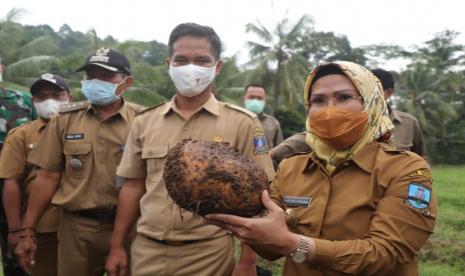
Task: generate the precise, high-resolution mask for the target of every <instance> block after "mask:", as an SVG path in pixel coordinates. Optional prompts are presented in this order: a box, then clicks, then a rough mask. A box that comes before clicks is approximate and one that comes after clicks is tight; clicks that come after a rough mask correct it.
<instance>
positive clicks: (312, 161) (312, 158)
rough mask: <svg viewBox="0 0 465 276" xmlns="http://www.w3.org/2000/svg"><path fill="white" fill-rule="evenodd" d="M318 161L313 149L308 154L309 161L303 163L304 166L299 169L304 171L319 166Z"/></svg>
mask: <svg viewBox="0 0 465 276" xmlns="http://www.w3.org/2000/svg"><path fill="white" fill-rule="evenodd" d="M317 163H318V160H317V157H316V156H315V153H314V152H313V151H312V152H310V153H308V154H307V161H306V162H303V163H302V164H304V166H303V167H302V168H300V169H299V171H301V172H302V173H304V172H305V171H307V170H311V169H312V168H314V167H317V166H318V164H317Z"/></svg>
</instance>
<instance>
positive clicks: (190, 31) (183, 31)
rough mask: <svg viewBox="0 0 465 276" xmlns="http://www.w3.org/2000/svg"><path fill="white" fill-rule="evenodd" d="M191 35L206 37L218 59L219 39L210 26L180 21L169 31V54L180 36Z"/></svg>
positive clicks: (219, 50) (219, 51)
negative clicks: (180, 22)
mask: <svg viewBox="0 0 465 276" xmlns="http://www.w3.org/2000/svg"><path fill="white" fill-rule="evenodd" d="M183 36H193V37H199V38H206V39H207V40H208V41H209V42H210V44H211V46H212V49H213V55H214V56H215V58H216V59H217V60H218V59H219V58H220V53H221V40H220V37H219V36H218V35H217V34H216V32H215V30H213V28H212V27H208V26H202V25H199V24H196V23H182V24H179V25H178V26H176V27H175V28H174V29H173V31H171V34H170V39H169V41H168V47H169V54H170V56H171V55H172V54H173V45H174V43H175V42H176V40H178V39H179V38H180V37H183Z"/></svg>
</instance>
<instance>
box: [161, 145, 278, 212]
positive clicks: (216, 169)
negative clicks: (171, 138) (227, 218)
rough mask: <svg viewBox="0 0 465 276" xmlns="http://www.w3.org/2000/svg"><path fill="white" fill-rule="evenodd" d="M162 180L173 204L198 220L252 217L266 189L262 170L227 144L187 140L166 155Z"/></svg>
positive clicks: (264, 175)
mask: <svg viewBox="0 0 465 276" xmlns="http://www.w3.org/2000/svg"><path fill="white" fill-rule="evenodd" d="M163 178H164V180H165V184H166V189H167V190H168V193H169V195H170V196H171V198H172V199H173V200H174V202H175V203H176V204H177V205H179V206H180V207H181V208H183V209H186V210H189V211H192V212H193V213H194V214H199V215H201V216H204V215H206V214H211V213H225V214H232V215H237V216H242V217H252V216H255V215H257V214H259V213H260V212H261V211H262V210H263V205H262V203H261V194H262V192H263V190H265V189H267V190H268V188H269V186H268V179H267V176H266V173H265V171H264V170H263V168H262V167H260V166H259V165H258V164H256V163H255V162H254V161H251V160H249V159H247V158H246V157H245V156H243V155H242V154H240V153H238V152H235V151H234V149H233V148H231V147H230V146H229V144H227V143H218V142H210V141H195V140H190V139H186V140H183V141H182V142H181V143H178V144H177V145H176V146H175V147H174V148H172V149H171V150H170V151H169V153H168V156H167V160H166V164H165V170H164V172H163Z"/></svg>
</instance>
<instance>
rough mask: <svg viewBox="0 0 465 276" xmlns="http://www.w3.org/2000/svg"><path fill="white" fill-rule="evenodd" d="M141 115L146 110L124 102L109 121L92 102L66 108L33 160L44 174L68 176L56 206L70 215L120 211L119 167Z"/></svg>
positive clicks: (46, 133) (45, 134) (55, 199)
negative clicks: (97, 210) (109, 210)
mask: <svg viewBox="0 0 465 276" xmlns="http://www.w3.org/2000/svg"><path fill="white" fill-rule="evenodd" d="M139 111H142V107H140V106H138V105H136V104H133V103H129V102H124V103H123V106H122V107H121V108H120V109H119V110H118V112H117V113H115V114H114V115H113V116H112V117H110V118H108V119H106V120H104V121H103V120H101V119H100V118H99V116H98V114H97V111H96V110H95V109H94V108H93V107H92V106H91V105H90V104H89V103H88V102H77V103H70V104H68V105H66V106H64V107H63V106H62V112H61V114H60V116H56V117H53V118H52V119H51V120H50V122H49V124H48V126H47V128H46V129H45V130H44V132H43V134H42V135H41V137H40V138H39V141H38V145H39V146H38V147H37V148H36V149H35V150H34V151H32V153H31V155H30V156H29V158H28V162H30V163H32V164H34V165H36V166H38V167H40V168H43V169H46V170H49V171H54V172H61V173H62V174H63V176H62V181H61V183H60V185H59V187H58V190H57V192H56V194H55V196H54V197H53V199H52V203H53V204H56V205H59V206H62V207H63V208H64V209H65V210H68V211H77V210H84V209H92V208H113V207H114V206H116V203H117V195H118V189H117V184H116V182H117V179H116V167H117V166H118V164H119V162H120V160H121V156H122V154H123V150H124V147H125V144H126V138H127V136H128V133H129V128H130V125H131V123H132V121H133V119H134V117H135V116H136V114H137V113H138V112H139Z"/></svg>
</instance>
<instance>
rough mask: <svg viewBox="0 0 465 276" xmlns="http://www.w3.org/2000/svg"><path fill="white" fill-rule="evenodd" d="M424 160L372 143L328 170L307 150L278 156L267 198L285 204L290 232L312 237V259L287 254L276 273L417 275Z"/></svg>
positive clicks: (427, 198) (427, 196)
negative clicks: (295, 259)
mask: <svg viewBox="0 0 465 276" xmlns="http://www.w3.org/2000/svg"><path fill="white" fill-rule="evenodd" d="M431 181H432V180H431V174H430V170H429V167H428V164H427V163H426V162H425V161H424V160H423V159H422V158H420V157H418V156H417V155H415V154H412V153H410V152H400V151H397V150H396V149H394V148H392V147H390V146H388V145H387V144H380V143H377V142H373V143H372V144H370V145H368V146H367V147H366V148H365V149H363V150H362V151H361V152H359V153H358V154H357V155H356V156H354V158H353V160H351V161H347V162H346V163H344V164H343V165H342V168H340V169H338V170H337V171H336V173H335V174H334V175H333V176H328V174H327V173H326V172H325V170H324V167H323V166H321V165H320V164H319V163H318V160H317V159H316V158H314V157H313V155H312V153H309V154H305V155H297V156H294V157H292V158H289V159H286V160H284V161H283V162H282V163H281V165H280V168H279V170H278V172H277V174H276V177H275V179H274V180H273V183H272V198H273V200H274V201H275V202H276V203H277V204H279V205H280V206H281V207H282V208H287V209H292V211H293V212H294V218H295V219H296V221H297V223H296V224H294V225H295V226H290V227H289V229H290V230H291V231H292V232H295V233H298V234H302V235H305V236H308V237H312V238H314V239H315V245H316V251H315V252H316V254H315V258H314V260H313V261H312V263H311V264H308V263H304V264H296V263H294V262H293V261H292V260H290V258H287V259H286V263H285V267H284V274H283V275H347V274H344V273H348V274H356V275H396V276H402V275H409V276H410V275H417V274H418V267H417V266H418V264H417V259H416V255H417V254H418V251H419V250H420V249H421V248H422V247H423V246H424V245H425V243H426V241H427V239H428V237H429V236H430V235H431V233H432V232H433V228H434V224H435V216H436V212H437V210H436V202H435V199H434V196H433V193H432V182H431Z"/></svg>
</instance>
